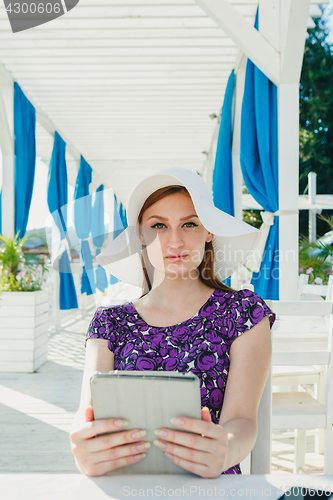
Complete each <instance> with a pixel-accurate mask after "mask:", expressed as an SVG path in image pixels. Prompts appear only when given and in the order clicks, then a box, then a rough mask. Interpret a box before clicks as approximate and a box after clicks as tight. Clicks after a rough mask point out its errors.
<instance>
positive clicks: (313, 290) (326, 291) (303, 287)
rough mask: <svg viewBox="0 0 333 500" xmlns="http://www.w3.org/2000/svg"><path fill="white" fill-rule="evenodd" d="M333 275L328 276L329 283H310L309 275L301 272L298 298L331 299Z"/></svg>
mask: <svg viewBox="0 0 333 500" xmlns="http://www.w3.org/2000/svg"><path fill="white" fill-rule="evenodd" d="M332 286H333V275H330V276H329V278H328V283H327V285H312V284H309V275H308V274H300V275H299V281H298V289H297V297H296V300H325V299H324V298H323V297H325V298H326V300H331V298H332Z"/></svg>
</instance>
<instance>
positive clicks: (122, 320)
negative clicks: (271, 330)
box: [85, 289, 275, 474]
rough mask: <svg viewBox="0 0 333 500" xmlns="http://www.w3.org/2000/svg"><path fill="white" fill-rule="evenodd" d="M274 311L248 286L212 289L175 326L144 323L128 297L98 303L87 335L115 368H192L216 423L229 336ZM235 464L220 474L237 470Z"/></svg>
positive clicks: (203, 401)
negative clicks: (100, 343)
mask: <svg viewBox="0 0 333 500" xmlns="http://www.w3.org/2000/svg"><path fill="white" fill-rule="evenodd" d="M267 315H268V316H269V322H270V327H272V326H273V323H274V321H275V314H274V313H273V312H272V311H271V310H270V308H269V307H268V306H267V304H266V303H265V302H264V300H263V299H262V298H261V297H260V296H259V295H257V294H256V293H254V292H252V291H250V290H238V291H231V292H229V291H228V292H226V291H222V290H219V289H216V290H215V291H214V292H213V293H212V295H211V296H210V298H209V299H208V300H207V302H206V303H205V304H204V305H203V306H202V307H201V308H200V309H199V311H198V312H197V314H195V315H194V316H193V317H192V318H190V319H188V320H187V321H183V322H182V323H178V324H177V325H172V326H166V327H156V326H150V325H148V324H147V323H146V322H145V321H144V320H143V319H142V318H141V316H140V315H139V314H138V312H137V311H136V309H135V308H134V306H133V304H132V302H128V303H126V304H122V305H116V306H110V307H98V308H97V310H96V312H95V314H94V317H93V318H92V320H91V322H90V325H89V328H88V332H87V336H86V341H85V346H86V344H87V339H89V338H101V339H107V340H108V348H109V349H110V351H112V352H113V353H114V362H115V366H114V369H115V370H166V371H179V372H188V371H191V372H192V373H195V374H196V375H197V376H198V377H199V379H200V386H201V407H202V408H203V407H204V406H207V407H208V408H209V411H210V414H211V419H212V422H214V423H215V424H216V423H218V422H219V419H220V413H221V409H222V404H223V397H224V391H225V386H226V383H227V379H228V372H229V364H230V363H229V351H230V346H231V344H232V342H233V341H234V339H235V338H237V337H238V336H239V335H241V334H242V333H244V332H246V330H249V329H250V328H252V327H253V326H254V325H256V324H257V323H259V322H260V321H261V320H262V319H263V318H264V317H265V316H267ZM241 473H242V472H241V469H240V466H239V464H237V465H234V466H233V467H231V468H230V469H228V470H227V471H225V472H223V473H222V474H241Z"/></svg>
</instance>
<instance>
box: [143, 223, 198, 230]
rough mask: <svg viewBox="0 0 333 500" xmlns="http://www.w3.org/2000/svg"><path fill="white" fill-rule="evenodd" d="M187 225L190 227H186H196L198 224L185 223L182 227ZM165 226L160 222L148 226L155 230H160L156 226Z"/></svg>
mask: <svg viewBox="0 0 333 500" xmlns="http://www.w3.org/2000/svg"><path fill="white" fill-rule="evenodd" d="M187 224H192V226H187V227H197V226H198V224H195V223H194V222H185V224H184V226H186V225H187ZM164 225H165V224H163V223H162V222H157V223H156V224H154V225H153V226H150V227H151V228H156V229H160V228H159V227H157V226H164Z"/></svg>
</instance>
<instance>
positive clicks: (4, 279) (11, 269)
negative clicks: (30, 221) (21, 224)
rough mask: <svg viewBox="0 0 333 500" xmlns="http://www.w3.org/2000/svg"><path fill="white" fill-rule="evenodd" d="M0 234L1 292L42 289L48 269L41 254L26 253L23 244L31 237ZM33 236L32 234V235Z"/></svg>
mask: <svg viewBox="0 0 333 500" xmlns="http://www.w3.org/2000/svg"><path fill="white" fill-rule="evenodd" d="M18 234H19V233H17V234H16V235H15V236H14V238H6V237H5V236H1V235H0V293H1V292H33V291H36V290H40V289H41V287H42V284H43V282H44V281H45V279H46V273H47V272H48V269H47V267H46V265H45V263H44V260H43V258H42V257H40V256H39V255H24V252H23V245H24V243H25V242H26V241H27V239H29V238H28V237H26V238H21V239H19V238H18ZM30 237H31V236H30Z"/></svg>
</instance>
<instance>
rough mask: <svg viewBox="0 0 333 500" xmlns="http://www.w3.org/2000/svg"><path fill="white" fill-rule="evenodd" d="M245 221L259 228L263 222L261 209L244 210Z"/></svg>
mask: <svg viewBox="0 0 333 500" xmlns="http://www.w3.org/2000/svg"><path fill="white" fill-rule="evenodd" d="M243 221H244V222H246V223H247V224H250V226H253V227H256V228H257V229H259V228H260V226H261V224H262V222H263V221H262V218H261V215H260V210H243Z"/></svg>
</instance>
